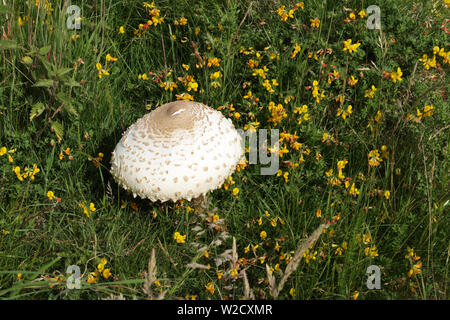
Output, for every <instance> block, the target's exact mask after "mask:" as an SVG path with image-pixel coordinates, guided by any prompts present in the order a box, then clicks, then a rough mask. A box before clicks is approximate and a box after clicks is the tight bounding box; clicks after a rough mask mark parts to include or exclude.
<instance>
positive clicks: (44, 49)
mask: <svg viewBox="0 0 450 320" xmlns="http://www.w3.org/2000/svg"><path fill="white" fill-rule="evenodd" d="M51 47H52V46H45V47H42V48H40V49H39V54H40V55H43V56H46V55H47V54H48V53H49V51H50V49H51Z"/></svg>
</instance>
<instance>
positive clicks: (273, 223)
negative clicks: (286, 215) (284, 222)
mask: <svg viewBox="0 0 450 320" xmlns="http://www.w3.org/2000/svg"><path fill="white" fill-rule="evenodd" d="M270 225H271V226H272V227H274V228H275V227H276V226H277V219H276V218H273V219H271V220H270Z"/></svg>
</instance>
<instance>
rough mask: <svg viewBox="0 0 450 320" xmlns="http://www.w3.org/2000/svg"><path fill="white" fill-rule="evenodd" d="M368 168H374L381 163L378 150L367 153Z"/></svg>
mask: <svg viewBox="0 0 450 320" xmlns="http://www.w3.org/2000/svg"><path fill="white" fill-rule="evenodd" d="M368 157H369V166H371V167H376V166H379V165H380V162H382V161H383V159H381V158H380V153H379V152H378V149H375V150H372V151H370V152H369V155H368Z"/></svg>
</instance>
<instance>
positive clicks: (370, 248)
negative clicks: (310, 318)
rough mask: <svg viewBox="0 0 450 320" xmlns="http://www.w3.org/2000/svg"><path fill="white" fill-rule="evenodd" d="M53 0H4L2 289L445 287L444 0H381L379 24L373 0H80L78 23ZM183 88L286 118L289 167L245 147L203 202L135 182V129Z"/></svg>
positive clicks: (236, 111)
mask: <svg viewBox="0 0 450 320" xmlns="http://www.w3.org/2000/svg"><path fill="white" fill-rule="evenodd" d="M38 2H40V4H39V5H37V4H36V1H24V2H23V3H22V2H18V1H6V2H4V5H3V6H0V12H1V13H0V20H1V21H2V23H1V26H3V27H2V34H3V37H2V40H0V54H1V56H2V59H1V60H0V70H1V78H0V155H1V156H0V230H1V233H0V298H1V299H105V298H110V299H111V298H118V297H124V298H126V299H132V298H134V297H136V298H139V299H145V298H158V297H164V298H165V299H175V298H179V297H181V298H186V299H191V298H196V299H209V298H213V299H239V298H242V297H244V298H251V297H255V298H258V299H274V298H276V299H356V298H357V299H447V286H448V260H449V252H450V251H449V249H450V248H449V244H448V214H446V212H448V205H449V194H448V189H449V188H448V187H449V181H448V172H449V161H448V160H449V149H448V137H449V130H448V128H449V125H448V124H449V114H450V108H449V104H448V83H449V80H448V71H449V69H448V63H449V62H448V61H449V54H448V45H447V46H446V44H447V43H448V31H446V29H445V26H446V25H445V16H446V14H448V12H449V10H450V9H449V8H448V6H449V5H448V3H447V4H446V3H445V1H427V2H420V1H415V2H414V3H413V4H411V1H396V2H393V1H380V2H379V4H378V6H379V8H380V12H381V30H377V29H375V30H371V29H368V28H367V20H368V19H370V17H361V16H360V15H359V14H358V13H359V12H360V11H361V10H365V9H367V7H368V5H369V4H368V3H366V2H365V1H325V0H324V1H305V3H304V6H303V8H302V7H301V6H300V5H298V6H296V3H295V2H280V1H244V0H241V1H238V0H229V1H222V2H216V1H202V2H200V3H199V4H198V5H197V6H195V7H193V6H192V5H191V3H190V2H188V1H181V0H179V1H175V2H173V1H155V3H154V4H153V6H152V5H150V3H149V6H147V7H146V6H144V5H143V3H142V2H140V1H132V0H127V1H126V0H123V1H114V2H113V1H106V0H97V1H93V2H92V1H78V2H77V3H76V5H77V6H78V7H79V8H80V10H81V11H80V12H81V17H82V19H81V29H79V30H69V28H68V26H67V20H68V19H69V18H70V17H71V16H72V15H73V12H70V13H69V14H67V13H66V12H67V8H68V7H69V2H68V1H64V2H63V3H62V4H56V3H55V2H53V1H45V0H41V1H38ZM282 5H285V7H284V11H283V8H282ZM293 8H294V9H295V10H294V11H293V12H292V17H289V16H288V17H287V20H286V21H282V18H283V14H284V13H289V10H290V9H293ZM157 10H159V11H157ZM351 13H354V15H355V16H354V18H353V19H352V17H351ZM152 17H153V20H152V23H151V25H150V26H148V27H144V25H145V24H146V22H147V21H148V20H149V19H152ZM161 17H162V18H163V20H162V21H159V20H158V19H160V18H161ZM182 17H184V18H186V19H187V21H186V24H184V20H182V19H181V20H180V18H182ZM310 19H319V25H318V27H314V26H312V22H311V20H310ZM175 21H176V22H175ZM155 22H156V24H157V25H156V26H155ZM160 22H161V23H160ZM140 24H142V25H141V27H139V25H140ZM447 25H448V23H447ZM121 26H122V27H123V30H124V33H121V32H120V31H119V30H120V27H121ZM347 39H352V44H354V43H358V42H359V43H360V46H359V47H357V48H355V49H356V52H352V53H350V52H348V51H344V50H343V49H344V46H345V45H344V41H346V40H347ZM296 45H298V46H299V47H298V46H296ZM435 47H438V49H437V50H435V52H434V51H433V50H434V48H435ZM296 48H297V49H298V50H296ZM441 48H442V49H441ZM440 49H441V50H440ZM439 50H440V51H439ZM296 51H297V52H296ZM294 52H296V53H295V54H294ZM108 54H109V55H110V57H112V58H117V60H116V61H113V60H114V59H113V60H110V61H107V58H106V57H107V55H108ZM424 54H426V55H427V58H426V59H424V56H423V55H424ZM433 56H434V57H435V63H433ZM213 58H218V59H220V60H213ZM208 62H209V63H210V65H209V66H208ZM98 63H100V64H101V66H100V65H99V64H98ZM183 65H184V66H183ZM187 66H189V69H188V70H186V69H187V68H188V67H187ZM264 67H266V68H267V69H266V71H264ZM398 68H400V70H401V71H402V76H401V78H402V80H401V81H396V82H394V81H393V79H394V78H395V73H396V72H397V70H398ZM102 70H104V71H102ZM258 70H259V71H258ZM218 71H220V73H216V72H218ZM102 72H103V73H102ZM144 74H145V76H144V77H143V76H142V75H144ZM258 74H259V75H258ZM187 75H191V76H193V78H191V79H189V78H188V77H186V76H187ZM100 76H101V78H100ZM352 76H353V77H354V79H356V80H358V81H357V82H356V83H352V81H351V80H352V78H351V77H352ZM145 77H147V78H148V79H145ZM264 77H265V79H264ZM265 80H268V82H265ZM274 80H275V81H274ZM349 80H350V81H349ZM314 81H317V83H314ZM171 82H172V83H175V84H176V85H177V87H176V88H174V89H173V91H172V90H165V89H164V86H166V87H168V86H170V83H171ZM195 84H197V85H198V88H196V90H195V89H194V88H195ZM269 85H270V86H269ZM372 85H373V86H374V87H376V91H375V92H374V93H373V98H370V97H366V95H370V94H369V91H370V89H371V87H372ZM314 87H316V89H315V88H314ZM189 88H190V91H188V89H189ZM271 90H273V92H271ZM368 90H369V91H368ZM249 91H251V96H250V94H249ZM315 91H317V94H318V96H317V97H316V96H315V93H314V92H315ZM322 92H323V96H321V93H322ZM182 93H185V94H190V95H192V97H193V98H194V99H195V100H196V101H199V102H203V103H205V104H207V105H209V106H211V107H213V108H215V109H218V110H220V111H221V112H223V114H224V115H225V116H227V117H229V118H231V119H232V120H233V123H234V124H235V126H236V127H237V128H244V129H247V128H249V127H251V126H253V127H256V128H257V129H279V132H280V133H283V134H285V135H284V136H281V139H282V140H281V142H280V150H279V152H281V153H282V152H283V151H284V152H286V153H282V157H281V155H280V168H279V169H280V171H279V172H278V174H276V175H271V176H264V175H260V169H261V167H264V166H262V165H260V164H247V165H244V166H242V167H241V168H240V170H237V171H236V172H235V173H234V174H233V176H232V180H228V181H227V183H226V184H225V185H224V186H223V187H222V188H221V189H219V190H216V191H214V192H212V193H210V194H209V195H208V198H207V201H206V202H205V203H204V204H203V205H202V206H200V207H198V206H194V205H193V204H192V203H190V202H187V201H185V202H179V203H151V202H149V201H147V200H141V199H138V198H133V196H132V195H130V194H127V192H126V191H125V190H123V189H121V188H120V187H119V186H118V185H117V184H116V183H115V181H114V179H113V178H112V176H111V174H110V173H109V169H110V167H109V161H110V157H111V152H112V151H113V149H114V147H115V145H116V143H117V142H118V141H119V139H120V137H121V134H122V132H123V131H124V130H125V129H126V128H127V127H128V126H129V125H131V124H132V123H134V122H135V121H136V120H137V119H138V118H139V117H141V116H143V115H144V114H146V113H148V112H149V111H150V110H152V109H154V108H156V107H157V106H159V105H161V104H163V103H166V102H170V101H173V100H176V99H180V98H181V97H180V96H179V95H181V94H182ZM177 95H178V96H177ZM341 96H343V97H345V98H344V99H343V100H339V97H341ZM303 105H306V106H307V108H306V109H305V108H301V107H302V106H303ZM349 105H351V106H352V109H351V111H352V112H351V113H350V112H349V111H350V109H348V106H349ZM426 106H432V107H433V108H434V109H432V110H428V109H427V110H425V107H426ZM427 111H428V112H427ZM343 113H345V119H344V116H343ZM299 118H300V119H301V121H299ZM257 122H258V123H259V124H257ZM68 148H69V149H68ZM273 152H276V151H273ZM247 160H248V159H247ZM344 160H346V161H347V162H345V161H344ZM369 160H370V161H369ZM374 160H376V161H374ZM33 165H36V166H35V167H34V169H33ZM339 166H340V167H341V173H340V174H339ZM19 169H20V171H19ZM27 169H28V171H27ZM330 169H333V171H332V172H331V171H330ZM327 173H328V174H327ZM346 182H347V184H346ZM49 191H51V192H53V197H52V196H51V194H49V193H48V192H49ZM386 191H388V193H387V192H386ZM236 192H238V193H236ZM328 223H329V225H328ZM324 224H327V228H325V229H324V231H323V233H322V234H320V236H319V237H318V238H317V239H315V241H312V240H311V238H310V239H309V240H310V241H312V242H305V241H306V239H308V237H309V236H310V235H311V234H313V232H314V230H316V229H317V228H319V226H320V225H324ZM263 231H264V232H263ZM175 232H179V233H180V234H181V235H183V236H184V235H185V236H186V238H185V241H184V243H177V241H175V239H174V234H175ZM315 235H317V234H315ZM233 239H235V241H236V243H235V249H233ZM314 242H315V244H314ZM305 243H308V244H309V243H312V244H313V245H311V247H309V248H303V247H302V244H305ZM298 248H300V249H303V250H300V251H298V252H297V253H296V250H297V249H298ZM306 249H307V251H305V250H306ZM152 252H153V254H154V257H153V258H152ZM205 252H206V253H205ZM296 254H297V255H299V256H300V257H301V259H300V260H299V261H298V260H296V259H293V258H294V257H295V256H296ZM102 259H106V260H103V261H102ZM293 260H294V262H295V264H291V265H290V267H291V268H292V267H294V271H293V272H292V273H291V274H290V275H289V276H288V277H286V279H284V280H283V282H284V281H285V282H284V287H283V289H282V290H281V291H280V292H275V291H274V286H273V281H274V280H273V278H274V279H275V282H276V283H277V284H279V283H280V280H281V279H282V278H283V275H285V273H287V269H286V268H287V266H288V265H289V262H291V261H293ZM71 265H76V266H78V267H79V268H80V276H81V278H80V280H81V281H80V284H81V289H79V290H77V289H69V288H68V286H67V281H68V279H69V278H70V276H73V274H71V273H68V272H67V269H68V267H69V266H71ZM370 265H377V266H379V267H380V269H381V289H379V290H371V289H368V288H367V286H366V281H367V277H368V275H367V274H366V269H367V268H368V267H369V266H370ZM105 269H108V270H109V271H110V273H111V275H108V274H106V276H104V275H103V272H102V271H104V270H105ZM244 274H245V276H244ZM70 279H72V280H73V279H74V278H70ZM69 281H71V280H69Z"/></svg>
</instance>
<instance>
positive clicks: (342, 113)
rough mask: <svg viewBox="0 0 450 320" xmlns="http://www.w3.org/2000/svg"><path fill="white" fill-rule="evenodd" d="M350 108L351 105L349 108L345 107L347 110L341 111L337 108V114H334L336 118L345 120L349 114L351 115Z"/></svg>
mask: <svg viewBox="0 0 450 320" xmlns="http://www.w3.org/2000/svg"><path fill="white" fill-rule="evenodd" d="M352 108H353V107H352V105H349V106H348V107H347V110H345V109H342V108H338V109H337V114H336V116H337V117H342V119H344V120H345V119H346V118H347V117H348V116H349V115H350V114H352V113H353V110H352Z"/></svg>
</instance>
